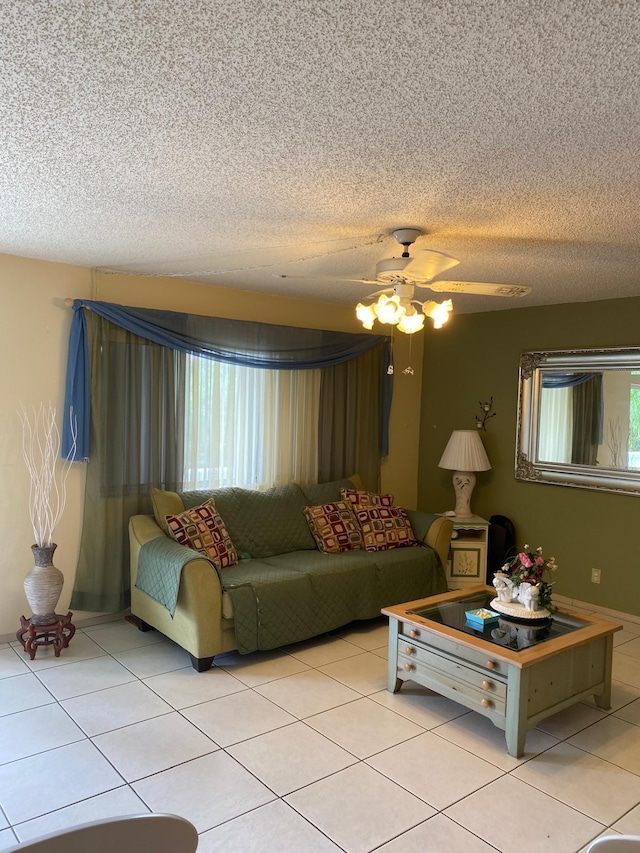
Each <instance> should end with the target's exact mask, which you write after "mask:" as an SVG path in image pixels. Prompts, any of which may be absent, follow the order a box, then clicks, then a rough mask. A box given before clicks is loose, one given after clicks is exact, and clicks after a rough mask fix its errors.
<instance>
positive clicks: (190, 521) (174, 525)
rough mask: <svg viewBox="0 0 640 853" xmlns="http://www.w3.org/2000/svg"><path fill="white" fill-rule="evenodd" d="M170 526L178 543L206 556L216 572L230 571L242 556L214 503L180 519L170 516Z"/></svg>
mask: <svg viewBox="0 0 640 853" xmlns="http://www.w3.org/2000/svg"><path fill="white" fill-rule="evenodd" d="M166 522H167V526H168V528H169V533H170V534H171V536H172V537H173V538H174V539H175V540H176V541H177V542H179V543H180V544H181V545H186V546H187V548H193V550H194V551H199V552H200V553H201V554H204V555H205V557H208V558H209V559H210V560H211V562H212V563H213V564H214V565H215V566H216V568H218V569H226V568H227V567H228V566H234V565H235V564H236V563H237V562H238V553H237V551H236V549H235V547H234V544H233V542H232V541H231V537H230V536H229V534H228V533H227V528H226V527H225V525H224V521H223V520H222V516H221V515H220V513H219V512H218V510H217V509H216V505H215V502H214V501H213V500H208V501H206V503H204V504H202V506H196V507H193V509H189V510H185V511H184V512H181V513H180V514H179V515H168V516H167V517H166Z"/></svg>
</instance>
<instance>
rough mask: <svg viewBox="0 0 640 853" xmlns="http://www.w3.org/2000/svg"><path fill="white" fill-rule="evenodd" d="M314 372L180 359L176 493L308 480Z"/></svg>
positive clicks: (313, 458)
mask: <svg viewBox="0 0 640 853" xmlns="http://www.w3.org/2000/svg"><path fill="white" fill-rule="evenodd" d="M320 374H321V371H320V370H262V369H257V368H250V367H235V366H233V365H229V364H222V363H221V362H217V361H212V360H211V359H205V358H198V357H197V356H188V357H187V388H188V392H187V393H188V396H187V405H186V413H185V460H184V483H185V485H184V488H185V489H214V488H219V487H220V486H243V487H244V488H249V489H260V488H269V487H270V486H276V485H283V484H286V483H291V482H302V483H312V482H316V481H317V476H318V419H319V411H320Z"/></svg>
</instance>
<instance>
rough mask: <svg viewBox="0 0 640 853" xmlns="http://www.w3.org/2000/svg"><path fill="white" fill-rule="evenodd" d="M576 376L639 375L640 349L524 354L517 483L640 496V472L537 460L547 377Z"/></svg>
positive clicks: (516, 468) (521, 366)
mask: <svg viewBox="0 0 640 853" xmlns="http://www.w3.org/2000/svg"><path fill="white" fill-rule="evenodd" d="M575 370H579V371H584V372H599V371H607V370H639V371H640V347H628V348H626V349H621V348H612V349H583V350H556V351H553V352H525V353H522V355H521V357H520V379H519V386H518V424H517V431H516V460H515V476H516V480H521V481H525V482H533V483H547V484H551V485H555V486H572V487H574V488H579V489H600V490H602V491H606V492H618V493H619V494H626V495H639V494H640V470H633V469H628V468H627V469H622V468H599V467H597V466H590V465H579V464H575V463H564V462H546V461H542V460H540V459H539V458H538V446H539V437H540V402H541V391H542V374H543V371H556V372H560V373H562V372H570V371H575Z"/></svg>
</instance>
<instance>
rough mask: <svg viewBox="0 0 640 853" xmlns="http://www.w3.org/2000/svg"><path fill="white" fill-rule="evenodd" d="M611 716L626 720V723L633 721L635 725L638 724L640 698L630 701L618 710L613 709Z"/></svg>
mask: <svg viewBox="0 0 640 853" xmlns="http://www.w3.org/2000/svg"><path fill="white" fill-rule="evenodd" d="M613 716H614V717H618V718H619V719H621V720H626V721H627V723H633V724H634V725H635V726H640V699H636V700H635V702H630V703H629V704H628V705H624V706H623V707H622V708H620V709H619V710H618V711H614V712H613Z"/></svg>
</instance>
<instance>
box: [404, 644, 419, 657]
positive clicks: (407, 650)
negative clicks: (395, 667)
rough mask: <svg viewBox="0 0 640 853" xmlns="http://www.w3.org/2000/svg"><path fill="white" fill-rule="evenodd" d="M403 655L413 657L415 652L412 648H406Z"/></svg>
mask: <svg viewBox="0 0 640 853" xmlns="http://www.w3.org/2000/svg"><path fill="white" fill-rule="evenodd" d="M404 653H405V654H406V655H415V653H416V650H415V649H414V648H413V646H407V648H406V649H405V650H404Z"/></svg>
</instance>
